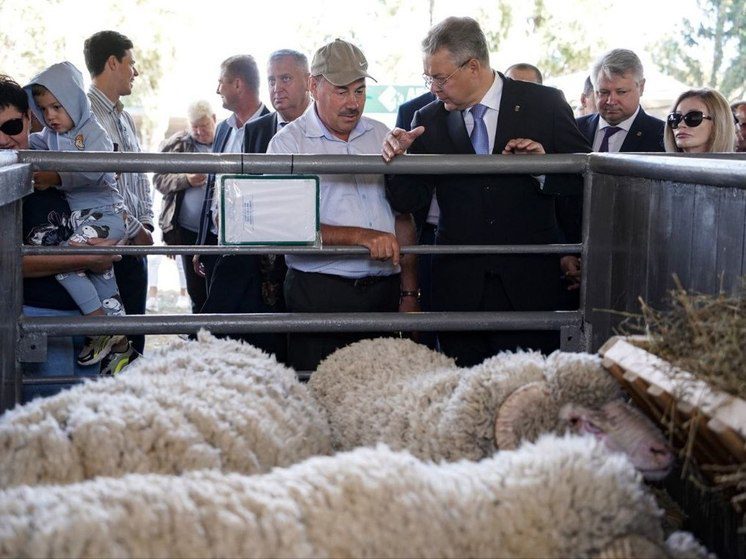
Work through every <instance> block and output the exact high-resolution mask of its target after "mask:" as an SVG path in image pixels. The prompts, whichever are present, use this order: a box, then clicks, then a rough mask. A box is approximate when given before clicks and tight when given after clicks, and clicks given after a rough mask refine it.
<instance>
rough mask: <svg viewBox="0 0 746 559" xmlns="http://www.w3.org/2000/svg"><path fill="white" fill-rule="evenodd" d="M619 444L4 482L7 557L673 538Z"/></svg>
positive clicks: (2, 534) (275, 552)
mask: <svg viewBox="0 0 746 559" xmlns="http://www.w3.org/2000/svg"><path fill="white" fill-rule="evenodd" d="M660 514H661V512H660V510H659V509H658V508H657V506H656V504H655V500H654V499H653V497H652V496H651V495H649V494H648V493H647V492H646V490H645V489H644V488H643V486H642V484H641V483H640V478H639V475H638V474H637V473H636V472H635V470H634V468H633V467H632V465H631V464H630V463H629V462H628V461H627V459H626V458H625V457H624V456H623V455H620V454H615V455H610V454H608V453H607V452H606V451H605V449H604V448H603V447H602V445H600V444H599V443H598V442H596V441H595V440H593V439H592V438H590V437H587V438H579V437H566V438H559V437H556V436H553V435H547V436H544V437H542V438H540V439H539V440H538V441H537V442H536V443H528V444H525V445H523V446H522V447H520V448H519V449H518V450H516V451H507V452H501V453H498V454H496V455H495V456H494V457H492V458H488V459H485V460H482V461H480V462H470V461H459V462H445V463H440V464H435V463H428V462H423V461H420V460H418V459H416V458H414V457H413V456H411V455H410V454H408V453H404V452H394V451H391V450H390V449H388V448H386V447H384V446H378V447H375V448H360V449H357V450H355V451H352V452H349V453H340V454H337V455H335V456H331V457H316V458H311V459H309V460H306V461H305V462H302V463H299V464H296V465H294V466H291V467H289V468H277V469H275V470H273V471H272V472H270V473H268V474H263V475H255V476H242V475H239V474H222V473H220V472H217V471H214V470H211V471H199V472H189V473H186V474H184V475H182V476H166V475H156V474H131V475H127V476H124V477H122V478H116V479H114V478H97V479H95V480H91V481H86V482H82V483H78V484H72V485H65V486H36V487H27V486H23V487H15V488H11V489H6V490H3V491H0V556H2V557H18V556H24V557H28V556H32V557H352V558H355V557H497V556H499V557H581V558H582V557H591V556H598V555H599V553H600V552H601V551H603V550H604V549H605V548H606V547H607V546H608V545H609V544H611V543H612V542H615V541H617V540H618V539H619V538H624V537H630V536H631V537H635V538H639V539H643V540H645V541H650V542H651V545H655V546H663V545H664V542H663V533H662V530H661V528H660V522H659V517H660Z"/></svg>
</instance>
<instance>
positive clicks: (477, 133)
mask: <svg viewBox="0 0 746 559" xmlns="http://www.w3.org/2000/svg"><path fill="white" fill-rule="evenodd" d="M486 111H487V106H486V105H482V104H481V103H477V104H476V105H474V106H473V107H472V108H471V115H472V116H473V117H474V128H472V130H471V136H469V138H471V145H472V146H474V151H475V152H476V153H477V154H478V155H487V154H489V153H490V137H489V136H488V135H487V125H486V124H485V123H484V113H485V112H486Z"/></svg>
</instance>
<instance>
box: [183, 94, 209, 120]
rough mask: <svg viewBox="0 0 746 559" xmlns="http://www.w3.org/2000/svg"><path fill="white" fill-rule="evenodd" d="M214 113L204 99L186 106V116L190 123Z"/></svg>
mask: <svg viewBox="0 0 746 559" xmlns="http://www.w3.org/2000/svg"><path fill="white" fill-rule="evenodd" d="M214 114H215V111H213V110H212V105H210V102H209V101H206V100H205V99H200V100H199V101H195V102H194V103H191V104H190V105H189V107H187V118H188V119H189V123H190V124H191V123H193V122H197V121H198V120H199V119H201V118H204V117H208V118H211V117H212V116H213V115H214Z"/></svg>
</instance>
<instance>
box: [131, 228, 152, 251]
mask: <svg viewBox="0 0 746 559" xmlns="http://www.w3.org/2000/svg"><path fill="white" fill-rule="evenodd" d="M130 242H131V244H133V245H144V246H152V245H153V234H152V233H151V232H150V231H148V230H147V229H146V228H145V227H140V229H139V230H138V232H137V235H135V236H134V237H132V239H131V240H130Z"/></svg>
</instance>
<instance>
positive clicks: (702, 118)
mask: <svg viewBox="0 0 746 559" xmlns="http://www.w3.org/2000/svg"><path fill="white" fill-rule="evenodd" d="M663 143H664V145H665V146H666V151H668V152H684V153H715V152H727V151H733V150H734V149H735V146H736V134H735V128H734V127H733V113H732V112H731V110H730V106H729V105H728V101H726V100H725V98H724V97H723V96H722V95H721V94H720V93H718V92H717V91H715V90H714V89H708V88H704V89H690V90H688V91H685V92H684V93H682V94H681V95H679V98H678V99H676V102H675V103H674V104H673V110H672V111H671V113H670V114H669V115H668V118H667V119H666V130H665V132H664V134H663Z"/></svg>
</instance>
